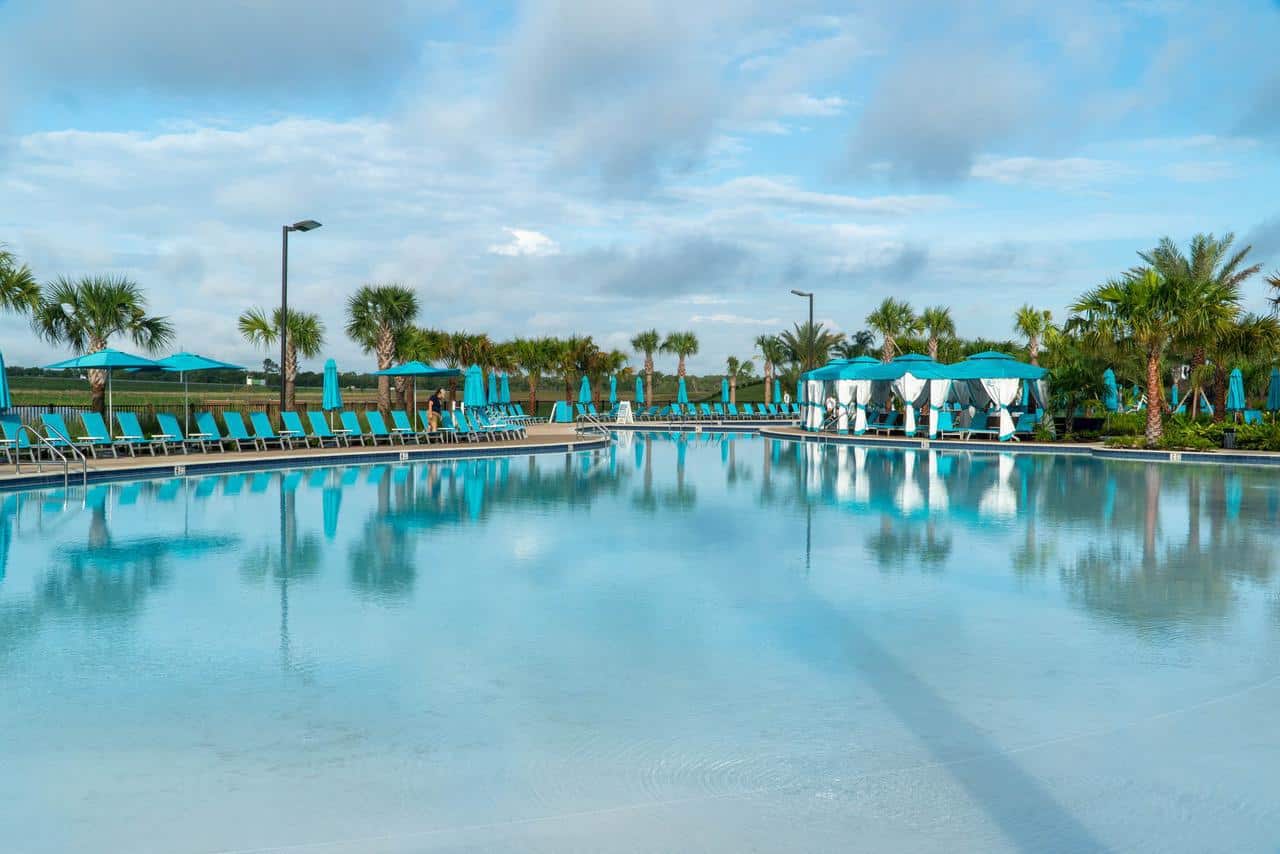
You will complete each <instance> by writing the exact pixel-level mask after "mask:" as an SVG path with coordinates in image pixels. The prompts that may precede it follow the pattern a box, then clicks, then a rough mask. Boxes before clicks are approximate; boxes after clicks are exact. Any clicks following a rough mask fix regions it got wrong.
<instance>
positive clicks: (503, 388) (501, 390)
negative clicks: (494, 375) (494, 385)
mask: <svg viewBox="0 0 1280 854" xmlns="http://www.w3.org/2000/svg"><path fill="white" fill-rule="evenodd" d="M510 402H511V380H510V379H508V377H507V374H506V372H505V371H504V372H503V374H502V379H501V381H500V382H499V383H498V403H510Z"/></svg>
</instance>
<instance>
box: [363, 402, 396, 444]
mask: <svg viewBox="0 0 1280 854" xmlns="http://www.w3.org/2000/svg"><path fill="white" fill-rule="evenodd" d="M364 418H365V420H366V421H368V422H369V438H371V439H373V444H375V445H377V444H378V443H379V442H386V443H387V444H388V445H394V444H395V443H396V439H399V440H400V443H401V444H404V437H403V436H400V435H397V434H395V433H392V432H391V431H390V430H388V429H387V422H386V421H385V420H384V419H383V417H382V413H381V412H377V411H375V410H370V411H368V412H366V413H365V414H364Z"/></svg>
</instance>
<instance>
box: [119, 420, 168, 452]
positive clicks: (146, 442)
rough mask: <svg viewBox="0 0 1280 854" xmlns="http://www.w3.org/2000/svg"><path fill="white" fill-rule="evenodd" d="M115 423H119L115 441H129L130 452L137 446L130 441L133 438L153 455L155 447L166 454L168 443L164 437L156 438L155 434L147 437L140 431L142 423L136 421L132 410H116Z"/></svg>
mask: <svg viewBox="0 0 1280 854" xmlns="http://www.w3.org/2000/svg"><path fill="white" fill-rule="evenodd" d="M116 423H117V424H119V425H120V435H119V436H116V441H119V442H131V444H130V445H129V451H130V453H132V452H133V449H134V448H135V447H136V446H137V445H135V444H132V441H133V440H135V439H136V440H137V443H138V444H141V445H142V446H143V447H145V448H146V449H147V450H148V451H150V452H151V456H153V457H154V456H155V455H156V448H159V449H160V450H161V451H163V452H164V453H166V454H167V453H169V445H168V444H167V443H166V442H165V440H164V439H161V438H157V436H155V435H152V436H151V437H150V438H147V436H146V435H145V434H144V433H143V432H142V425H141V424H139V423H138V416H137V415H136V414H134V413H132V412H117V413H116Z"/></svg>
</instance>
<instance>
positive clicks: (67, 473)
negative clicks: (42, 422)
mask: <svg viewBox="0 0 1280 854" xmlns="http://www.w3.org/2000/svg"><path fill="white" fill-rule="evenodd" d="M24 430H25V431H26V432H27V434H28V435H30V436H33V437H34V438H35V439H36V441H37V442H39V443H40V444H41V445H44V446H45V447H46V448H48V449H49V451H50V453H52V454H53V455H54V456H56V457H57V458H58V459H59V460H61V461H62V488H63V489H66V488H67V487H69V486H70V485H71V461H70V460H69V459H67V455H66V454H64V453H62V451H61V450H59V448H58V446H57V445H55V444H53V443H52V442H50V441H49V439H48V437H47V436H42V435H41V434H40V433H39V432H37V431H36V430H33V429H32V428H31V426H30V425H29V424H19V425H18V435H19V436H21V435H22V431H24ZM67 447H68V448H70V449H71V452H72V453H73V454H75V456H76V457H78V458H79V459H80V465H81V474H80V482H81V484H82V485H83V486H88V485H89V458H88V457H86V456H85V455H84V451H81V450H80V449H79V448H77V447H76V446H75V444H73V443H72V442H71V440H70V439H67ZM31 458H32V460H34V461H35V464H36V471H37V472H43V471H44V465H43V464H42V463H41V462H40V455H39V454H32V455H31ZM13 470H14V473H15V474H22V449H21V448H20V447H18V443H17V442H14V452H13Z"/></svg>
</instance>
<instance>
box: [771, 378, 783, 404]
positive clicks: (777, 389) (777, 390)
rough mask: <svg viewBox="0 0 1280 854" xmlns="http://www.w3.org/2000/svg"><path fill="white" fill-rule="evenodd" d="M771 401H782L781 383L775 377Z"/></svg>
mask: <svg viewBox="0 0 1280 854" xmlns="http://www.w3.org/2000/svg"><path fill="white" fill-rule="evenodd" d="M773 402H774V403H782V383H780V382H778V380H777V379H776V378H775V379H774V381H773Z"/></svg>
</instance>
